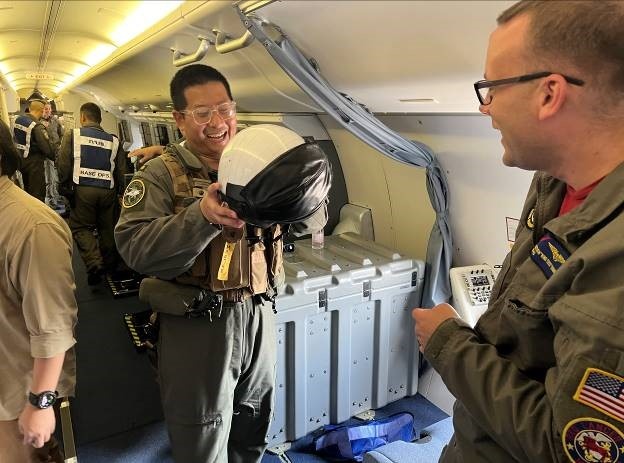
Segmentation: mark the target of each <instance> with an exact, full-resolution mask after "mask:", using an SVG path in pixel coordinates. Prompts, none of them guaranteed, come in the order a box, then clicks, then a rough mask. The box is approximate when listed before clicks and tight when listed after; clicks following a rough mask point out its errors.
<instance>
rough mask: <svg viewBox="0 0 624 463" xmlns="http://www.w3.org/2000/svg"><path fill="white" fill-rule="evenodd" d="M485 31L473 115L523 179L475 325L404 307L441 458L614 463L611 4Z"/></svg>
mask: <svg viewBox="0 0 624 463" xmlns="http://www.w3.org/2000/svg"><path fill="white" fill-rule="evenodd" d="M498 24H499V26H498V28H497V29H496V30H495V31H494V32H493V33H492V34H491V36H490V42H489V47H488V53H487V59H486V65H485V77H486V79H487V80H483V81H479V82H477V83H475V89H476V90H477V93H478V95H477V96H478V98H479V102H480V106H479V109H480V111H481V112H482V113H483V114H486V115H488V116H490V118H491V119H492V125H493V126H494V128H496V129H498V130H499V131H500V132H501V134H502V145H503V148H504V154H503V163H504V164H505V165H507V166H513V167H519V168H521V169H526V170H535V171H537V172H536V173H535V176H534V178H533V183H532V184H531V187H530V189H529V193H528V196H527V199H526V202H525V204H524V208H523V211H522V214H521V218H520V226H519V227H518V230H517V233H516V241H515V244H514V247H513V249H512V250H511V252H510V253H509V254H508V255H507V258H506V259H505V262H504V264H503V268H502V270H501V272H500V275H499V277H498V279H497V281H496V284H495V285H494V288H493V289H492V294H491V299H490V303H489V307H488V310H487V311H486V312H485V313H484V314H483V315H482V317H481V318H480V320H479V322H478V323H477V325H476V326H475V328H474V329H471V328H470V327H469V326H468V325H467V324H466V323H464V322H462V321H460V320H459V319H458V318H457V314H456V313H455V312H454V310H453V309H452V307H451V306H449V305H448V304H440V305H438V306H436V307H434V308H432V309H414V311H413V314H412V315H413V317H414V319H415V320H416V327H415V330H416V335H417V337H418V339H419V342H420V345H421V350H423V351H424V355H425V357H426V358H427V359H428V360H429V361H430V362H431V363H432V365H433V367H434V368H435V369H436V370H437V371H438V372H439V373H440V375H441V376H442V379H443V380H444V383H445V384H446V385H447V387H448V389H449V390H450V391H451V392H452V393H453V395H454V396H455V397H456V398H457V402H456V404H455V408H454V414H453V422H454V428H455V435H454V437H453V438H452V439H451V442H450V443H449V445H448V446H447V447H446V449H445V451H444V452H443V454H442V457H441V459H440V461H441V462H444V463H452V462H458V463H459V462H462V463H480V462H491V463H499V462H522V463H525V462H535V463H537V462H541V463H552V462H558V463H562V462H603V463H604V462H612V463H615V462H621V461H624V456H623V453H624V400H623V397H624V395H623V390H624V336H623V334H622V333H623V332H624V310H623V301H624V280H623V279H622V274H623V273H624V240H623V239H622V231H623V230H624V124H623V123H622V121H623V120H624V90H623V89H624V54H623V53H622V43H624V28H623V27H622V25H623V24H624V3H622V2H618V1H601V2H594V1H522V2H519V3H517V4H515V5H513V6H512V7H510V8H509V9H508V10H506V11H505V12H503V13H502V14H501V15H500V17H499V18H498Z"/></svg>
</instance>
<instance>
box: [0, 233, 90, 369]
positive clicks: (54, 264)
mask: <svg viewBox="0 0 624 463" xmlns="http://www.w3.org/2000/svg"><path fill="white" fill-rule="evenodd" d="M71 255H72V241H71V236H70V234H69V230H64V229H63V228H62V227H61V226H59V225H57V224H52V223H40V224H38V225H36V226H35V227H34V229H33V231H32V233H30V234H29V236H27V237H26V238H25V239H24V241H23V242H22V243H21V246H19V247H18V250H17V253H16V255H15V258H14V264H13V265H14V268H12V273H13V274H14V275H15V278H14V281H15V282H16V285H18V286H19V287H18V288H17V290H18V292H19V293H20V294H21V295H22V310H23V313H24V319H25V321H26V328H27V329H28V332H29V334H30V346H31V355H32V356H33V357H34V358H49V357H53V356H55V355H58V354H61V353H63V352H65V351H67V350H68V349H69V348H70V347H71V346H73V345H74V344H75V343H76V340H75V339H74V335H73V328H74V325H75V324H76V317H77V313H78V306H77V304H76V299H75V296H74V290H75V284H74V273H73V270H72V265H71Z"/></svg>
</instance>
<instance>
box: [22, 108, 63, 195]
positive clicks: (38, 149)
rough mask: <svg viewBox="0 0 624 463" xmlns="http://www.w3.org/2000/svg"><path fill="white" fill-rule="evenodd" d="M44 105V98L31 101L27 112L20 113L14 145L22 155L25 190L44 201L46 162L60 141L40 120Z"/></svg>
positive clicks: (53, 156) (51, 156)
mask: <svg viewBox="0 0 624 463" xmlns="http://www.w3.org/2000/svg"><path fill="white" fill-rule="evenodd" d="M44 106H45V103H44V102H42V101H39V100H32V101H30V103H29V105H28V113H27V114H22V115H20V116H18V117H17V118H16V119H15V124H14V125H13V134H14V139H15V145H16V146H17V149H18V151H19V153H20V155H21V157H22V158H23V161H22V167H21V169H20V171H21V173H22V179H23V181H24V189H25V190H26V191H27V192H28V193H29V194H31V195H32V196H34V197H35V198H37V199H38V200H39V201H42V202H45V197H46V179H45V168H44V161H45V159H50V160H52V161H54V158H55V153H56V150H57V149H58V144H56V145H55V144H53V143H52V142H51V141H50V136H49V135H48V131H47V130H46V128H45V126H44V125H43V124H42V123H41V122H40V119H41V116H42V115H43V109H44Z"/></svg>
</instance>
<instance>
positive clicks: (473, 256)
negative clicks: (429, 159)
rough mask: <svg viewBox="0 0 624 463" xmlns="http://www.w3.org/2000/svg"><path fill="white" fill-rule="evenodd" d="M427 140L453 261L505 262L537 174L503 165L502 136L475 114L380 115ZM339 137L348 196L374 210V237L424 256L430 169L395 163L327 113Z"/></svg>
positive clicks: (409, 134)
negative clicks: (442, 178)
mask: <svg viewBox="0 0 624 463" xmlns="http://www.w3.org/2000/svg"><path fill="white" fill-rule="evenodd" d="M379 119H381V120H382V122H384V123H385V124H387V125H388V126H389V127H390V128H392V129H393V130H396V131H397V132H399V133H401V134H402V135H403V136H404V137H406V138H408V139H412V140H418V141H421V142H423V143H425V144H427V145H428V146H429V147H430V148H431V149H432V150H433V151H434V153H435V155H436V157H437V158H438V160H439V161H440V164H441V166H442V168H443V169H444V171H445V173H446V175H447V180H448V183H449V196H450V210H449V217H450V225H451V231H452V234H453V266H462V265H473V264H478V263H490V264H499V263H501V262H502V260H503V259H504V256H505V254H506V253H507V251H508V250H509V244H510V243H509V241H508V237H509V231H508V229H507V223H508V219H507V218H510V219H517V218H519V216H520V212H521V209H522V204H523V202H524V198H525V196H526V191H527V189H528V186H529V184H530V181H531V178H532V175H533V173H532V172H528V171H522V170H520V169H514V168H509V167H505V166H504V165H503V164H502V161H501V157H502V153H503V149H502V146H501V144H500V134H499V132H498V131H496V130H494V129H493V128H492V127H491V122H490V119H489V118H488V117H485V116H481V115H472V114H452V115H442V114H438V115H435V114H428V115H426V114H423V115H416V114H411V115H387V116H379ZM321 120H322V122H323V124H325V126H326V128H327V130H328V132H329V133H330V136H331V137H332V139H333V140H334V143H335V145H336V149H337V151H338V155H339V157H340V161H341V164H342V169H343V171H344V175H345V181H346V184H347V192H348V195H349V201H350V202H351V203H353V204H357V205H360V206H363V207H368V208H370V209H371V210H372V215H373V226H374V230H375V240H376V241H378V242H379V243H381V244H384V245H387V246H391V247H393V248H396V249H397V250H398V251H400V252H402V253H404V254H406V255H409V256H412V257H416V258H420V259H424V258H425V256H426V251H427V242H428V239H429V233H430V231H431V227H432V225H433V221H434V218H435V215H434V212H433V209H432V208H431V205H430V202H429V196H428V193H427V188H426V175H425V171H424V169H420V168H416V167H412V166H408V165H404V164H401V163H398V162H396V161H393V160H391V159H389V158H387V157H385V156H383V155H381V154H380V153H378V152H377V151H376V150H374V149H372V148H369V147H368V146H367V145H365V144H364V143H363V142H361V141H359V140H357V139H356V138H355V137H354V136H353V135H351V134H350V133H348V132H347V131H346V130H344V129H343V128H342V127H341V126H339V125H338V124H337V123H336V122H335V121H334V120H333V119H332V118H330V117H328V116H322V117H321Z"/></svg>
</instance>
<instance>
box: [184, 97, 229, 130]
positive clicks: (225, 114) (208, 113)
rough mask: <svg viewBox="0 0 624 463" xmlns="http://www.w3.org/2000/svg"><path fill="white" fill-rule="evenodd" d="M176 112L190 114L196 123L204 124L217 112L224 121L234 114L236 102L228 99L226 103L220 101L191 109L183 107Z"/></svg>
mask: <svg viewBox="0 0 624 463" xmlns="http://www.w3.org/2000/svg"><path fill="white" fill-rule="evenodd" d="M178 112H179V113H181V114H190V115H192V116H193V120H194V121H195V123H196V124H197V125H204V124H208V123H209V122H210V121H211V120H212V116H213V115H214V114H218V115H219V117H220V118H221V119H223V120H224V121H227V120H229V119H232V118H233V117H234V116H236V102H235V101H228V102H227V103H221V104H220V105H217V106H213V107H208V106H200V107H199V108H195V109H193V110H188V109H183V110H181V111H178Z"/></svg>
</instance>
